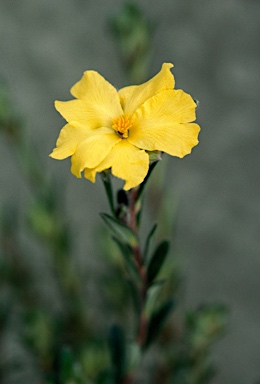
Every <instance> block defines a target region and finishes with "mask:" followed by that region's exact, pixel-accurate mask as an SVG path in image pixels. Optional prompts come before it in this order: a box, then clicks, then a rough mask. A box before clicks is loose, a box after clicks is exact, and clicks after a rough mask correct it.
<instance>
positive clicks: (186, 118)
mask: <svg viewBox="0 0 260 384" xmlns="http://www.w3.org/2000/svg"><path fill="white" fill-rule="evenodd" d="M172 67H173V65H172V64H170V63H164V64H163V65H162V68H161V71H160V72H159V73H158V74H157V75H156V76H154V77H153V78H152V79H150V80H149V81H147V82H146V83H144V84H141V85H133V86H129V87H125V88H122V89H120V90H119V91H117V90H116V89H115V88H114V87H113V86H112V85H111V84H110V83H109V82H107V81H106V80H105V79H104V78H103V77H102V76H101V75H99V74H98V73H97V72H95V71H86V72H85V73H84V75H83V77H82V79H81V80H80V81H79V82H78V83H76V84H75V85H74V86H73V87H72V88H71V94H72V95H73V96H74V97H75V98H76V99H75V100H70V101H65V102H62V101H56V102H55V108H56V109H57V110H58V111H59V112H60V114H61V115H62V116H63V117H64V118H65V119H66V121H67V122H68V124H66V125H65V126H64V127H63V128H62V130H61V132H60V135H59V137H58V140H57V143H56V148H55V149H54V150H53V152H52V153H51V155H50V156H51V157H53V158H54V159H58V160H62V159H65V158H66V157H69V156H71V164H72V166H71V172H72V173H73V174H74V175H75V176H76V177H81V172H82V171H84V175H85V177H86V178H87V179H89V180H91V181H92V182H95V179H96V173H97V172H102V171H104V170H107V169H111V172H112V174H113V175H114V176H116V177H118V178H120V179H123V180H125V184H124V189H125V190H128V189H130V188H134V187H136V186H137V185H139V184H140V183H142V181H143V180H144V178H145V176H146V175H147V172H148V168H149V155H148V153H147V151H156V150H158V151H162V152H166V153H168V154H170V155H172V156H177V157H183V156H185V155H187V154H189V153H190V152H191V149H192V148H193V147H194V146H195V145H197V144H198V133H199V130H200V128H199V126H198V125H197V124H195V123H192V122H193V121H194V120H195V119H196V116H195V109H196V103H195V102H194V101H193V99H192V97H191V96H190V95H188V94H187V93H185V92H183V91H182V90H175V89H174V77H173V75H172V73H171V71H170V69H171V68H172Z"/></svg>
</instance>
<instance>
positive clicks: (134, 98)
mask: <svg viewBox="0 0 260 384" xmlns="http://www.w3.org/2000/svg"><path fill="white" fill-rule="evenodd" d="M172 67H173V64H171V63H164V64H163V65H162V68H161V70H160V72H159V73H157V75H155V76H154V77H153V78H151V79H150V80H148V81H147V82H146V83H144V84H141V85H132V86H129V87H125V88H122V89H120V90H119V91H118V94H119V97H120V101H121V105H122V108H123V109H124V111H125V113H126V114H128V115H130V116H132V114H133V113H134V112H135V111H136V109H138V108H139V107H140V106H141V105H142V104H143V103H144V102H145V101H146V100H148V99H149V98H150V97H152V96H154V95H156V94H157V93H159V92H161V91H164V90H166V89H173V88H174V77H173V74H172V73H171V70H170V69H171V68H172Z"/></svg>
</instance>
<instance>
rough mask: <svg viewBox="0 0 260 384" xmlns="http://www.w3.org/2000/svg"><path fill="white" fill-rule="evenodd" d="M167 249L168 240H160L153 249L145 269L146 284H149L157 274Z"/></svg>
mask: <svg viewBox="0 0 260 384" xmlns="http://www.w3.org/2000/svg"><path fill="white" fill-rule="evenodd" d="M168 250H169V242H168V241H167V240H164V241H162V242H161V243H160V244H159V245H158V247H157V248H156V249H155V251H154V254H153V256H152V258H151V261H150V263H149V265H148V270H147V282H148V285H150V284H151V283H152V282H153V280H154V279H155V278H156V276H157V275H158V274H159V272H160V270H161V267H162V265H163V262H164V260H165V258H166V256H167V253H168Z"/></svg>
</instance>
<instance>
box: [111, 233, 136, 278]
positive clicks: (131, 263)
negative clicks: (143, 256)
mask: <svg viewBox="0 0 260 384" xmlns="http://www.w3.org/2000/svg"><path fill="white" fill-rule="evenodd" d="M112 239H113V240H114V242H115V243H116V244H117V245H118V247H119V249H120V251H121V254H122V256H123V258H124V260H125V262H126V266H127V271H128V272H129V274H130V275H131V276H132V277H133V278H134V280H140V276H139V274H138V270H137V267H136V263H135V260H134V258H133V251H132V248H131V247H130V246H129V245H128V244H126V243H122V242H121V241H120V240H118V239H117V238H116V237H114V236H112Z"/></svg>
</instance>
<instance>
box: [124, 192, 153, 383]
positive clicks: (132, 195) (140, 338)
mask: <svg viewBox="0 0 260 384" xmlns="http://www.w3.org/2000/svg"><path fill="white" fill-rule="evenodd" d="M128 196H129V210H128V216H127V218H126V225H127V226H128V227H129V228H131V229H132V230H133V231H135V233H136V234H138V231H139V228H138V225H137V213H138V211H137V210H136V200H137V197H138V189H132V190H130V191H129V195H128ZM133 257H134V259H135V262H136V265H137V269H138V273H139V276H140V282H141V284H140V287H139V324H138V331H137V336H136V342H137V343H138V345H139V346H140V348H142V347H143V346H144V343H145V339H146V334H147V318H146V316H145V314H144V307H145V302H146V296H147V276H146V268H145V266H144V265H143V257H142V252H141V248H140V244H138V245H137V246H136V247H135V248H134V249H133ZM133 380H134V377H133V375H127V376H126V377H125V378H124V379H123V382H122V384H132V383H133Z"/></svg>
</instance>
